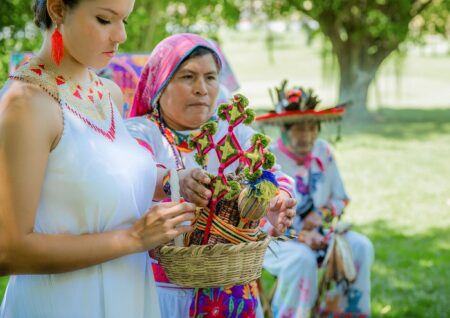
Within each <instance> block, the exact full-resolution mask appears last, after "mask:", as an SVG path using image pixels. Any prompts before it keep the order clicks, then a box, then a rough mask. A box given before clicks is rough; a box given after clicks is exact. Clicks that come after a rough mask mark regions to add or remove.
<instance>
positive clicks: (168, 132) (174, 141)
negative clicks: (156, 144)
mask: <svg viewBox="0 0 450 318" xmlns="http://www.w3.org/2000/svg"><path fill="white" fill-rule="evenodd" d="M147 119H148V120H150V121H152V122H154V123H155V124H156V125H157V126H158V128H159V131H160V132H161V135H163V136H164V138H165V139H166V140H167V142H168V143H169V146H170V149H171V151H172V155H173V158H174V159H175V165H176V169H177V170H179V169H185V165H184V162H183V159H182V155H181V153H182V152H183V153H189V152H192V151H194V148H191V147H190V146H189V140H190V136H189V135H185V134H182V133H179V132H178V131H176V130H174V129H171V128H170V127H169V126H167V125H166V123H165V122H164V120H163V119H162V118H161V116H160V114H159V111H158V109H157V108H156V107H155V108H153V111H152V113H151V114H148V115H147ZM202 168H203V169H205V170H206V168H207V166H206V165H203V166H202Z"/></svg>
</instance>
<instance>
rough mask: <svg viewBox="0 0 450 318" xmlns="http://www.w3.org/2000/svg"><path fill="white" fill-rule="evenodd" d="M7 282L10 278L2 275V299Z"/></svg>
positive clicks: (0, 291)
mask: <svg viewBox="0 0 450 318" xmlns="http://www.w3.org/2000/svg"><path fill="white" fill-rule="evenodd" d="M6 284H8V278H7V277H0V299H3V294H4V293H5V289H6Z"/></svg>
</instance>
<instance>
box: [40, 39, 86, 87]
mask: <svg viewBox="0 0 450 318" xmlns="http://www.w3.org/2000/svg"><path fill="white" fill-rule="evenodd" d="M51 47H52V46H51V39H50V32H46V34H45V35H44V43H43V45H42V47H41V49H40V50H39V52H38V53H37V54H36V57H37V58H39V59H40V60H41V61H42V62H43V63H44V64H45V65H47V66H49V67H50V69H52V70H53V71H54V72H55V73H57V74H58V75H63V76H64V78H65V79H67V80H71V81H74V82H77V83H80V84H84V83H89V82H90V80H91V78H90V75H89V69H88V68H87V67H86V66H84V65H82V64H80V63H79V62H78V61H76V60H75V59H74V58H73V57H72V56H70V55H69V54H67V52H66V54H65V55H64V57H63V59H62V60H61V63H60V64H59V65H56V64H55V62H54V61H53V59H52V53H51Z"/></svg>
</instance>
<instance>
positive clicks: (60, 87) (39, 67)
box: [10, 58, 116, 141]
mask: <svg viewBox="0 0 450 318" xmlns="http://www.w3.org/2000/svg"><path fill="white" fill-rule="evenodd" d="M89 77H90V82H89V83H87V84H85V85H82V84H80V83H77V82H75V81H73V80H70V79H67V78H65V77H64V76H63V75H59V74H57V73H56V72H55V70H52V69H50V68H49V67H47V66H46V65H45V64H44V63H42V62H41V61H40V60H39V59H38V58H33V59H31V60H30V61H29V62H28V63H27V64H25V65H23V66H22V67H20V68H19V69H18V70H17V71H16V72H15V73H14V74H13V75H11V76H10V78H11V79H15V80H21V81H25V82H29V83H33V84H37V85H38V86H40V87H41V88H42V89H43V90H45V91H46V92H47V93H48V94H49V95H50V96H52V97H53V98H54V99H55V100H56V101H57V102H58V103H59V104H60V105H61V107H65V108H66V109H68V110H69V111H70V112H71V113H72V114H74V115H75V116H76V117H78V118H79V119H80V120H81V121H83V122H84V123H85V124H86V125H88V126H89V127H90V128H91V129H93V130H94V131H95V132H97V133H99V134H101V135H102V136H104V137H106V138H107V139H109V140H110V141H114V140H115V134H116V124H115V119H114V106H113V102H112V100H111V96H110V93H109V90H108V89H107V88H106V87H105V86H104V84H103V81H102V80H101V79H100V78H99V77H98V76H97V75H96V74H95V73H94V72H92V71H89Z"/></svg>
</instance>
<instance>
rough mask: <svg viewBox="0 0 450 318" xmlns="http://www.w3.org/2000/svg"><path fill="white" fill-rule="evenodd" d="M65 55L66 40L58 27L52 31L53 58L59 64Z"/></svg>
mask: <svg viewBox="0 0 450 318" xmlns="http://www.w3.org/2000/svg"><path fill="white" fill-rule="evenodd" d="M63 56H64V42H63V37H62V34H61V32H59V29H58V27H56V29H55V31H53V33H52V59H53V61H54V62H55V63H56V65H59V64H60V63H61V60H62V58H63Z"/></svg>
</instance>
